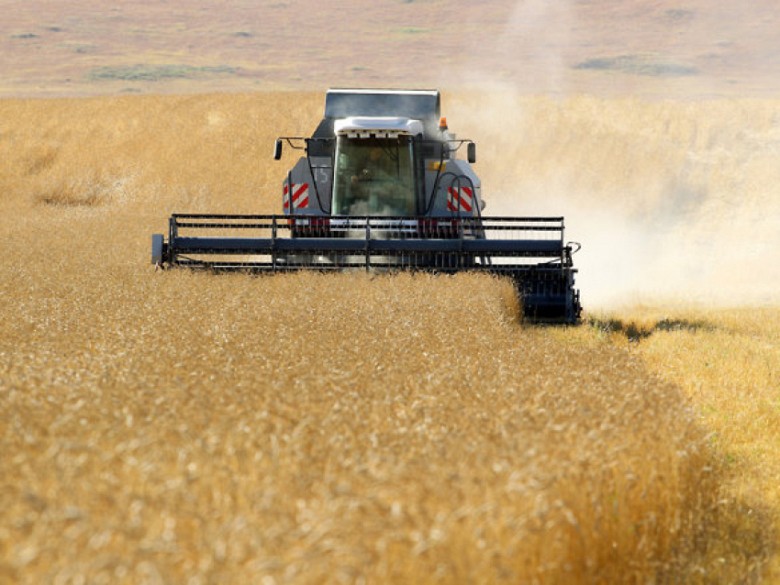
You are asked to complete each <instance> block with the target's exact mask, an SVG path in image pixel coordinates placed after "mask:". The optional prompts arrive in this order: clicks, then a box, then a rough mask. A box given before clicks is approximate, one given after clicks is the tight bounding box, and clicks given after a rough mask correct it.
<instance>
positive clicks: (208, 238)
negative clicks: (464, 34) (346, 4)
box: [152, 89, 581, 323]
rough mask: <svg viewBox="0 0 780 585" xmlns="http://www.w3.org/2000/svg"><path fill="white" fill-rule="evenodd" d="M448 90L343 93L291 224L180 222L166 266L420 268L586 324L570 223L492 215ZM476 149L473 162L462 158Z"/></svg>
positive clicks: (288, 186)
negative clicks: (462, 275)
mask: <svg viewBox="0 0 780 585" xmlns="http://www.w3.org/2000/svg"><path fill="white" fill-rule="evenodd" d="M440 110H441V98H440V95H439V92H438V91H400V90H399V91H396V90H368V89H365V90H364V89H354V90H353V89H350V90H346V89H332V90H330V91H328V92H327V94H326V97H325V117H324V118H323V119H322V121H321V122H320V124H319V126H318V127H317V129H316V130H315V131H314V134H313V135H312V136H311V137H309V138H306V137H283V138H278V139H277V141H276V147H275V151H274V158H275V159H276V160H279V159H280V158H281V155H282V148H283V146H284V145H287V146H289V147H291V148H293V149H297V150H301V151H303V152H304V156H302V157H301V158H300V159H299V160H298V162H297V163H296V164H295V166H294V167H293V168H292V170H291V171H289V172H288V173H287V176H286V178H285V180H284V181H283V183H282V199H283V208H284V214H283V215H204V214H174V215H173V216H172V217H171V218H170V223H169V234H168V240H167V241H166V240H165V238H164V236H163V235H161V234H154V235H153V236H152V262H153V263H154V264H156V265H158V266H166V265H170V266H188V267H192V268H195V267H201V268H202V267H206V268H212V269H216V270H251V271H257V272H271V273H276V272H289V271H296V270H317V271H331V270H350V269H361V270H380V271H396V270H421V271H429V272H436V273H456V272H462V271H473V272H488V273H491V274H497V275H502V276H506V277H509V278H511V279H512V280H513V282H514V283H515V286H516V287H517V290H518V293H519V295H520V296H521V298H522V302H523V309H524V313H525V316H526V317H527V318H529V319H532V320H534V321H538V322H543V321H550V322H562V323H576V322H577V321H578V320H579V317H580V311H581V308H580V298H579V291H578V290H577V289H575V288H574V275H575V273H576V269H575V268H574V267H573V264H572V253H573V248H574V251H576V250H577V249H579V246H578V245H577V244H572V243H565V242H564V238H563V231H564V225H563V218H562V217H486V216H483V215H482V210H483V208H484V207H485V203H484V201H483V199H482V193H481V185H480V180H479V178H478V177H477V175H476V174H475V173H474V171H473V169H472V167H471V165H472V164H473V163H474V162H476V147H475V144H474V142H472V141H470V140H461V139H457V138H456V137H455V135H454V134H451V133H450V132H449V131H448V129H447V123H446V119H445V118H442V117H440V116H441V112H440ZM464 145H465V147H466V148H465V150H466V159H465V160H464V159H463V158H459V157H458V154H459V151H460V150H461V149H462V147H463V146H464Z"/></svg>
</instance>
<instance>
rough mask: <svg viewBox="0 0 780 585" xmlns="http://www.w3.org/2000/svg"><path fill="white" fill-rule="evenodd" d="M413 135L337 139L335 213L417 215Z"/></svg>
mask: <svg viewBox="0 0 780 585" xmlns="http://www.w3.org/2000/svg"><path fill="white" fill-rule="evenodd" d="M412 144H413V143H412V138H411V136H399V137H398V138H349V137H347V136H339V137H338V138H337V141H336V162H335V166H336V169H335V185H334V190H333V213H334V214H335V215H384V216H389V215H414V214H415V213H416V205H415V202H416V198H415V189H414V165H413V164H412V161H413V158H412Z"/></svg>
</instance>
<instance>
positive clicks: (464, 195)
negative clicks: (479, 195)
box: [447, 187, 474, 211]
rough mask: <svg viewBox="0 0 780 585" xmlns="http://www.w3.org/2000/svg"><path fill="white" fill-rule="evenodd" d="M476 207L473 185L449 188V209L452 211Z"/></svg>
mask: <svg viewBox="0 0 780 585" xmlns="http://www.w3.org/2000/svg"><path fill="white" fill-rule="evenodd" d="M473 207H474V191H472V190H471V187H461V188H460V189H455V188H454V187H450V188H449V189H447V209H449V210H450V211H471V210H472V208H473Z"/></svg>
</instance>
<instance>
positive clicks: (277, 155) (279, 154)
mask: <svg viewBox="0 0 780 585" xmlns="http://www.w3.org/2000/svg"><path fill="white" fill-rule="evenodd" d="M280 158H282V139H281V138H277V139H276V144H275V145H274V160H279V159H280Z"/></svg>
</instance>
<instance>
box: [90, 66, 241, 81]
mask: <svg viewBox="0 0 780 585" xmlns="http://www.w3.org/2000/svg"><path fill="white" fill-rule="evenodd" d="M236 72H237V70H236V68H235V67H229V66H227V65H218V66H216V67H194V66H192V65H145V64H141V65H121V66H107V67H96V68H95V69H93V70H92V71H90V72H89V74H88V78H89V80H90V81H113V80H121V81H163V80H166V79H192V78H194V77H202V76H206V75H235V73H236Z"/></svg>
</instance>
